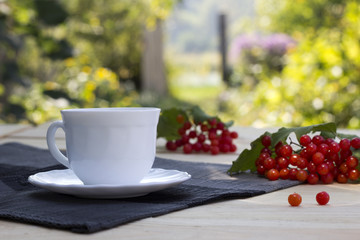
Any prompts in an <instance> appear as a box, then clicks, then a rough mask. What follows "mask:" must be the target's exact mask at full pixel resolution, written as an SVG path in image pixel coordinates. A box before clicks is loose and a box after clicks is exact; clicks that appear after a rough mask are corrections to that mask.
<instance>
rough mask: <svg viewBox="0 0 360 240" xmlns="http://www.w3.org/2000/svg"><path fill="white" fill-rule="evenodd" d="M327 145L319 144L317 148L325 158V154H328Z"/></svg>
mask: <svg viewBox="0 0 360 240" xmlns="http://www.w3.org/2000/svg"><path fill="white" fill-rule="evenodd" d="M329 149H330V148H329V145H327V144H326V143H321V144H320V145H319V146H318V148H317V151H318V152H321V153H322V154H324V156H327V154H328V153H329Z"/></svg>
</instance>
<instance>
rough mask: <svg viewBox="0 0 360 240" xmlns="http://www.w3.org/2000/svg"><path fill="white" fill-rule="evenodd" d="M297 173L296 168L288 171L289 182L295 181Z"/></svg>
mask: <svg viewBox="0 0 360 240" xmlns="http://www.w3.org/2000/svg"><path fill="white" fill-rule="evenodd" d="M297 172H298V170H297V169H296V168H292V169H290V171H289V179H290V180H297V177H296V175H297Z"/></svg>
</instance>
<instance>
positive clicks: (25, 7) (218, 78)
mask: <svg viewBox="0 0 360 240" xmlns="http://www.w3.org/2000/svg"><path fill="white" fill-rule="evenodd" d="M221 23H222V24H223V25H222V27H220V25H221ZM222 31H223V34H221V32H222ZM221 39H223V40H224V39H225V51H223V52H222V54H221V51H220V50H221ZM223 43H224V42H223ZM223 47H224V46H223ZM222 57H225V60H226V65H225V66H224V65H223V63H222ZM223 72H225V73H226V74H225V75H226V76H225V78H224V76H223ZM359 94H360V0H349V1H343V0H316V1H304V0H257V1H251V0H242V1H238V0H223V1H216V0H181V1H176V0H152V1H150V0H123V1H118V0H59V1H55V0H54V1H49V0H27V1H24V0H2V1H0V122H7V123H19V122H20V123H23V122H26V123H32V124H41V123H44V122H47V121H50V120H53V119H56V118H59V110H60V109H63V108H74V107H76V108H78V107H122V106H159V107H161V108H170V107H173V106H176V107H179V106H189V105H199V106H200V107H201V108H202V109H203V110H204V111H205V112H207V113H209V114H212V115H218V116H220V117H221V118H223V119H225V120H234V121H235V123H236V124H237V125H242V126H256V127H265V126H303V125H309V124H317V123H324V122H330V121H334V122H336V123H337V124H338V125H339V126H340V127H347V128H359V127H360V98H359V97H358V96H359Z"/></svg>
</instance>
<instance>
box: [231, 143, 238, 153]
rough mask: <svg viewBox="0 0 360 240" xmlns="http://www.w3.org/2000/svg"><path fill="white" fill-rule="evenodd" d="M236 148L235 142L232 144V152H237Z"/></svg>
mask: <svg viewBox="0 0 360 240" xmlns="http://www.w3.org/2000/svg"><path fill="white" fill-rule="evenodd" d="M236 149H237V147H236V145H235V144H231V145H230V152H236Z"/></svg>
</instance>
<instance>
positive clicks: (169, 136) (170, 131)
mask: <svg viewBox="0 0 360 240" xmlns="http://www.w3.org/2000/svg"><path fill="white" fill-rule="evenodd" d="M179 114H181V115H183V116H184V118H185V121H188V120H189V118H188V116H187V113H186V111H185V110H183V109H180V108H170V109H166V110H163V111H161V114H160V118H159V124H158V128H157V137H164V138H165V139H166V140H168V141H169V140H175V139H178V138H179V134H178V129H179V128H180V127H181V126H182V124H180V123H178V122H177V121H176V117H177V116H178V115H179Z"/></svg>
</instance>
